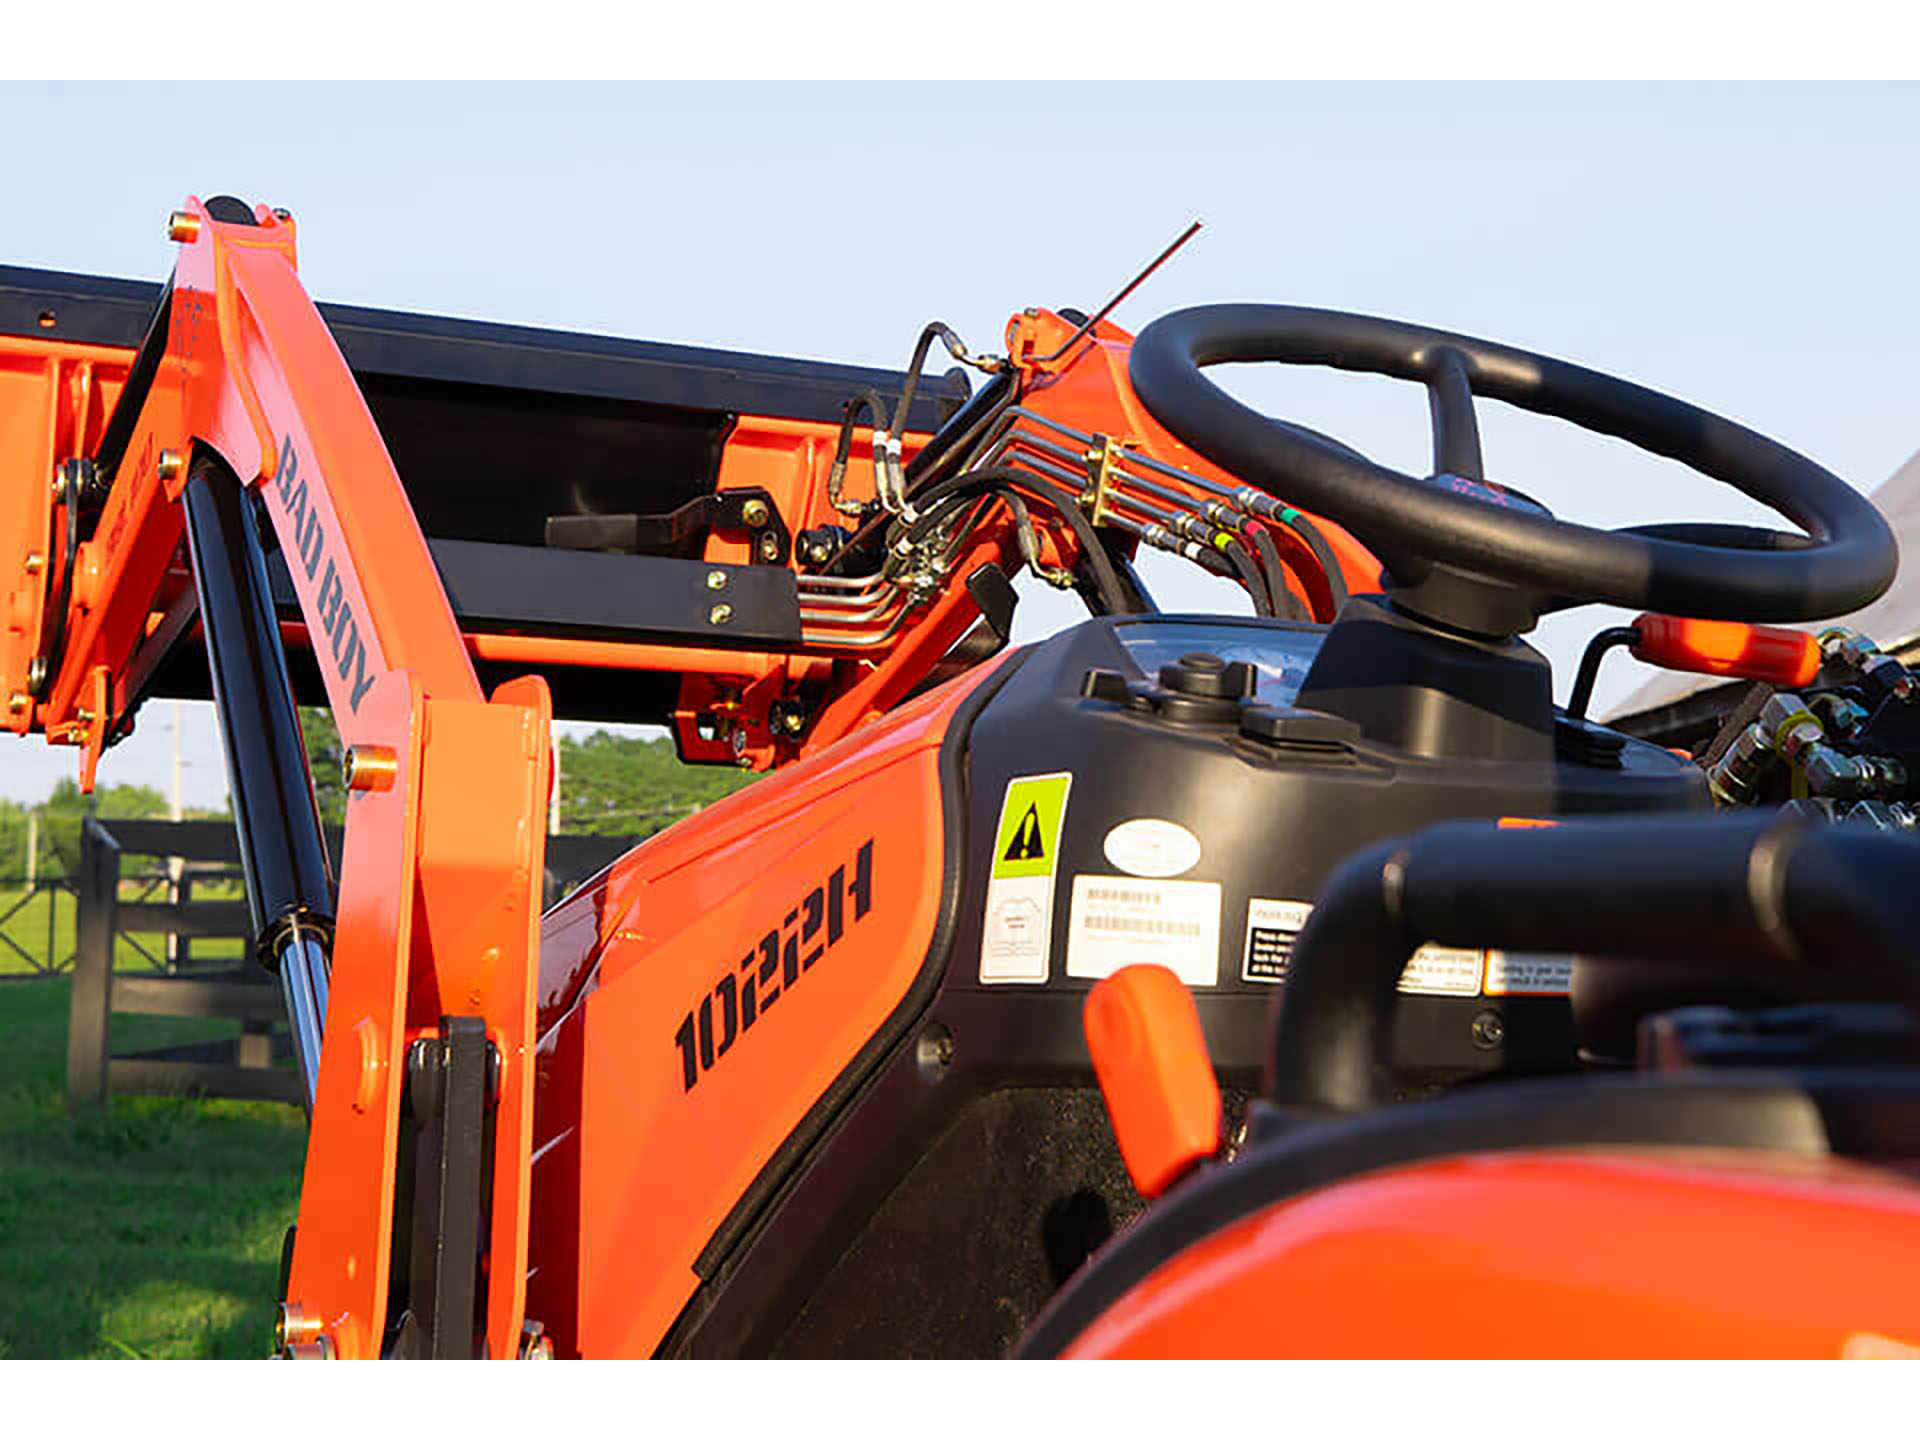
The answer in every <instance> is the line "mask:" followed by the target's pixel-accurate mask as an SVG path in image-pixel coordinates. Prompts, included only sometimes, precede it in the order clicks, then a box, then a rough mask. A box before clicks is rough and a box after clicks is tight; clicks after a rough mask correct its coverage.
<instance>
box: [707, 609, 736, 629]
mask: <svg viewBox="0 0 1920 1440" xmlns="http://www.w3.org/2000/svg"><path fill="white" fill-rule="evenodd" d="M732 618H733V607H732V606H731V605H716V606H714V607H713V608H712V609H711V610H709V611H708V612H707V623H708V624H709V625H724V624H726V623H727V622H728V621H729V620H731V619H732Z"/></svg>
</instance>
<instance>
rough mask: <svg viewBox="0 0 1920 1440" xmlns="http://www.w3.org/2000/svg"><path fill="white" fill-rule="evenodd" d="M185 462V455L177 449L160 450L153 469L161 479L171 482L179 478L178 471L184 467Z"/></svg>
mask: <svg viewBox="0 0 1920 1440" xmlns="http://www.w3.org/2000/svg"><path fill="white" fill-rule="evenodd" d="M186 464H187V462H186V457H185V456H183V455H182V454H181V453H180V452H179V451H178V450H162V451H161V452H160V458H159V460H158V461H156V462H155V464H154V470H155V472H156V473H157V474H158V475H159V476H160V478H161V480H162V481H165V482H168V483H171V482H172V481H175V480H178V479H179V478H180V472H181V471H182V470H184V469H185V468H186Z"/></svg>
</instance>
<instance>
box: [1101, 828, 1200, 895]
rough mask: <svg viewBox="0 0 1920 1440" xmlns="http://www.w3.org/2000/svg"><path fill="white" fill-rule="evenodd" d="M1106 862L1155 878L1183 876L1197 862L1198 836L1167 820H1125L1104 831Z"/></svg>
mask: <svg viewBox="0 0 1920 1440" xmlns="http://www.w3.org/2000/svg"><path fill="white" fill-rule="evenodd" d="M1101 848H1102V849H1104V850H1105V851H1106V855H1107V860H1108V863H1110V864H1111V865H1112V866H1113V867H1114V868H1115V869H1117V870H1124V871H1126V872H1127V874H1129V875H1144V876H1149V877H1151V878H1153V879H1156V880H1165V879H1169V878H1171V877H1172V876H1175V875H1184V874H1186V873H1187V871H1189V870H1191V869H1192V868H1193V867H1194V866H1196V865H1198V864H1199V863H1200V841H1199V838H1198V837H1197V836H1196V835H1195V834H1194V833H1193V832H1192V831H1191V830H1189V829H1187V827H1186V826H1184V825H1176V824H1174V823H1173V821H1171V820H1127V821H1123V822H1122V823H1121V824H1118V825H1116V826H1114V827H1113V829H1111V830H1109V831H1108V832H1107V840H1106V844H1105V845H1104V846H1102V847H1101Z"/></svg>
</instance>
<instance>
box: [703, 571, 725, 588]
mask: <svg viewBox="0 0 1920 1440" xmlns="http://www.w3.org/2000/svg"><path fill="white" fill-rule="evenodd" d="M726 588H727V572H726V571H724V570H709V571H707V589H709V590H724V589H726Z"/></svg>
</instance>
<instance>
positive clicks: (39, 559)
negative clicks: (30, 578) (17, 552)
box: [27, 550, 47, 575]
mask: <svg viewBox="0 0 1920 1440" xmlns="http://www.w3.org/2000/svg"><path fill="white" fill-rule="evenodd" d="M46 565H47V557H46V556H44V555H42V554H41V553H40V552H39V551H38V550H33V551H29V552H28V554H27V573H28V574H29V575H38V574H39V573H40V572H41V571H42V570H44V569H45V568H46Z"/></svg>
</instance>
